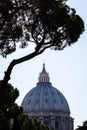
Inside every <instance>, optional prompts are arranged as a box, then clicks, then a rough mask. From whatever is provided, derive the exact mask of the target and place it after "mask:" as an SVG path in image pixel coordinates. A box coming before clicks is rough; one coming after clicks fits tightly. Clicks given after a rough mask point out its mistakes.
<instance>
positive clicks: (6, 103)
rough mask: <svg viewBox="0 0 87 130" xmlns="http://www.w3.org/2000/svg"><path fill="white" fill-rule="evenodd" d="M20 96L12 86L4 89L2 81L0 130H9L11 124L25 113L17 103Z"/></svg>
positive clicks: (0, 87)
mask: <svg viewBox="0 0 87 130" xmlns="http://www.w3.org/2000/svg"><path fill="white" fill-rule="evenodd" d="M18 96H19V92H18V90H17V88H14V87H13V86H12V85H11V84H7V86H6V87H5V86H3V87H2V85H1V81H0V130H5V129H6V130H9V129H10V127H11V124H14V121H15V120H17V118H18V116H19V115H20V114H21V113H23V109H22V108H21V107H19V106H18V105H17V104H16V103H15V100H16V98H17V97H18ZM12 122H13V123H12ZM16 126H17V125H16Z"/></svg>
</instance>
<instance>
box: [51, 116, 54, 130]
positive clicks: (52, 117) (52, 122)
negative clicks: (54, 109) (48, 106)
mask: <svg viewBox="0 0 87 130" xmlns="http://www.w3.org/2000/svg"><path fill="white" fill-rule="evenodd" d="M51 126H52V127H53V128H54V129H55V116H51Z"/></svg>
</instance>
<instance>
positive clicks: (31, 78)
mask: <svg viewBox="0 0 87 130" xmlns="http://www.w3.org/2000/svg"><path fill="white" fill-rule="evenodd" d="M68 4H69V5H70V6H71V7H73V8H75V9H76V11H77V14H79V15H80V16H81V17H82V18H83V20H84V22H85V32H84V33H83V35H81V37H80V39H79V40H78V42H76V43H75V44H74V45H72V46H71V47H67V48H66V49H65V50H64V51H52V50H50V49H48V50H47V51H45V52H44V53H43V54H41V55H40V56H38V57H36V58H34V59H32V60H30V61H27V62H24V63H22V64H20V65H17V66H15V67H14V69H13V71H12V74H11V80H10V83H12V84H13V86H15V87H17V88H18V90H19V91H20V96H19V98H18V99H17V103H18V104H19V105H20V104H21V102H22V100H23V98H24V96H25V94H26V93H27V92H28V91H29V90H30V89H31V88H33V87H35V86H36V83H37V82H38V76H39V72H41V70H42V64H43V62H45V64H46V70H47V72H49V76H50V81H51V82H52V85H53V86H54V87H56V88H57V89H59V90H60V91H61V92H62V93H63V95H64V96H65V97H66V99H67V101H68V103H69V106H70V110H71V116H72V117H73V118H74V124H75V128H76V127H77V125H82V122H83V121H85V120H87V101H86V100H87V43H86V42H87V17H86V12H87V1H86V0H84V2H83V1H80V0H77V1H76V0H69V1H68ZM29 51H31V47H30V49H29V48H26V49H24V50H21V49H20V50H19V51H18V52H15V53H14V54H12V55H9V56H8V57H7V58H6V59H3V58H2V57H0V79H2V77H3V76H4V71H5V70H6V69H7V67H8V65H9V63H10V62H11V61H12V59H14V58H15V59H16V58H18V57H21V56H23V55H25V54H27V52H29Z"/></svg>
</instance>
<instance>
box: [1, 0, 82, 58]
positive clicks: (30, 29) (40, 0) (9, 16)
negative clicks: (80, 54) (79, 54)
mask: <svg viewBox="0 0 87 130" xmlns="http://www.w3.org/2000/svg"><path fill="white" fill-rule="evenodd" d="M65 3H66V0H1V1H0V54H1V55H2V56H4V57H5V56H6V55H8V54H10V53H12V52H14V51H15V50H16V46H17V43H18V42H19V41H20V42H21V45H20V46H21V47H22V48H25V47H26V46H27V45H28V42H29V41H30V42H31V41H32V42H34V43H35V45H36V51H37V50H39V51H42V50H43V49H47V48H53V49H55V50H62V49H64V48H65V47H66V46H67V45H71V44H72V43H74V42H76V41H77V40H78V38H79V37H80V34H81V33H82V32H83V31H84V22H83V20H82V19H81V17H80V16H79V15H77V14H76V11H75V10H74V9H72V8H70V7H69V6H68V5H66V4H65ZM32 42H31V43H32ZM38 48H39V49H38Z"/></svg>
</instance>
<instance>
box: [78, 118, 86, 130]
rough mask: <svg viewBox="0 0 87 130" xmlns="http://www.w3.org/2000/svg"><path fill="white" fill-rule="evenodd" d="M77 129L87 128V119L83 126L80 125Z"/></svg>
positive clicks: (84, 129)
mask: <svg viewBox="0 0 87 130" xmlns="http://www.w3.org/2000/svg"><path fill="white" fill-rule="evenodd" d="M76 130H87V120H86V121H84V122H83V126H78V128H77V129H76Z"/></svg>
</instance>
